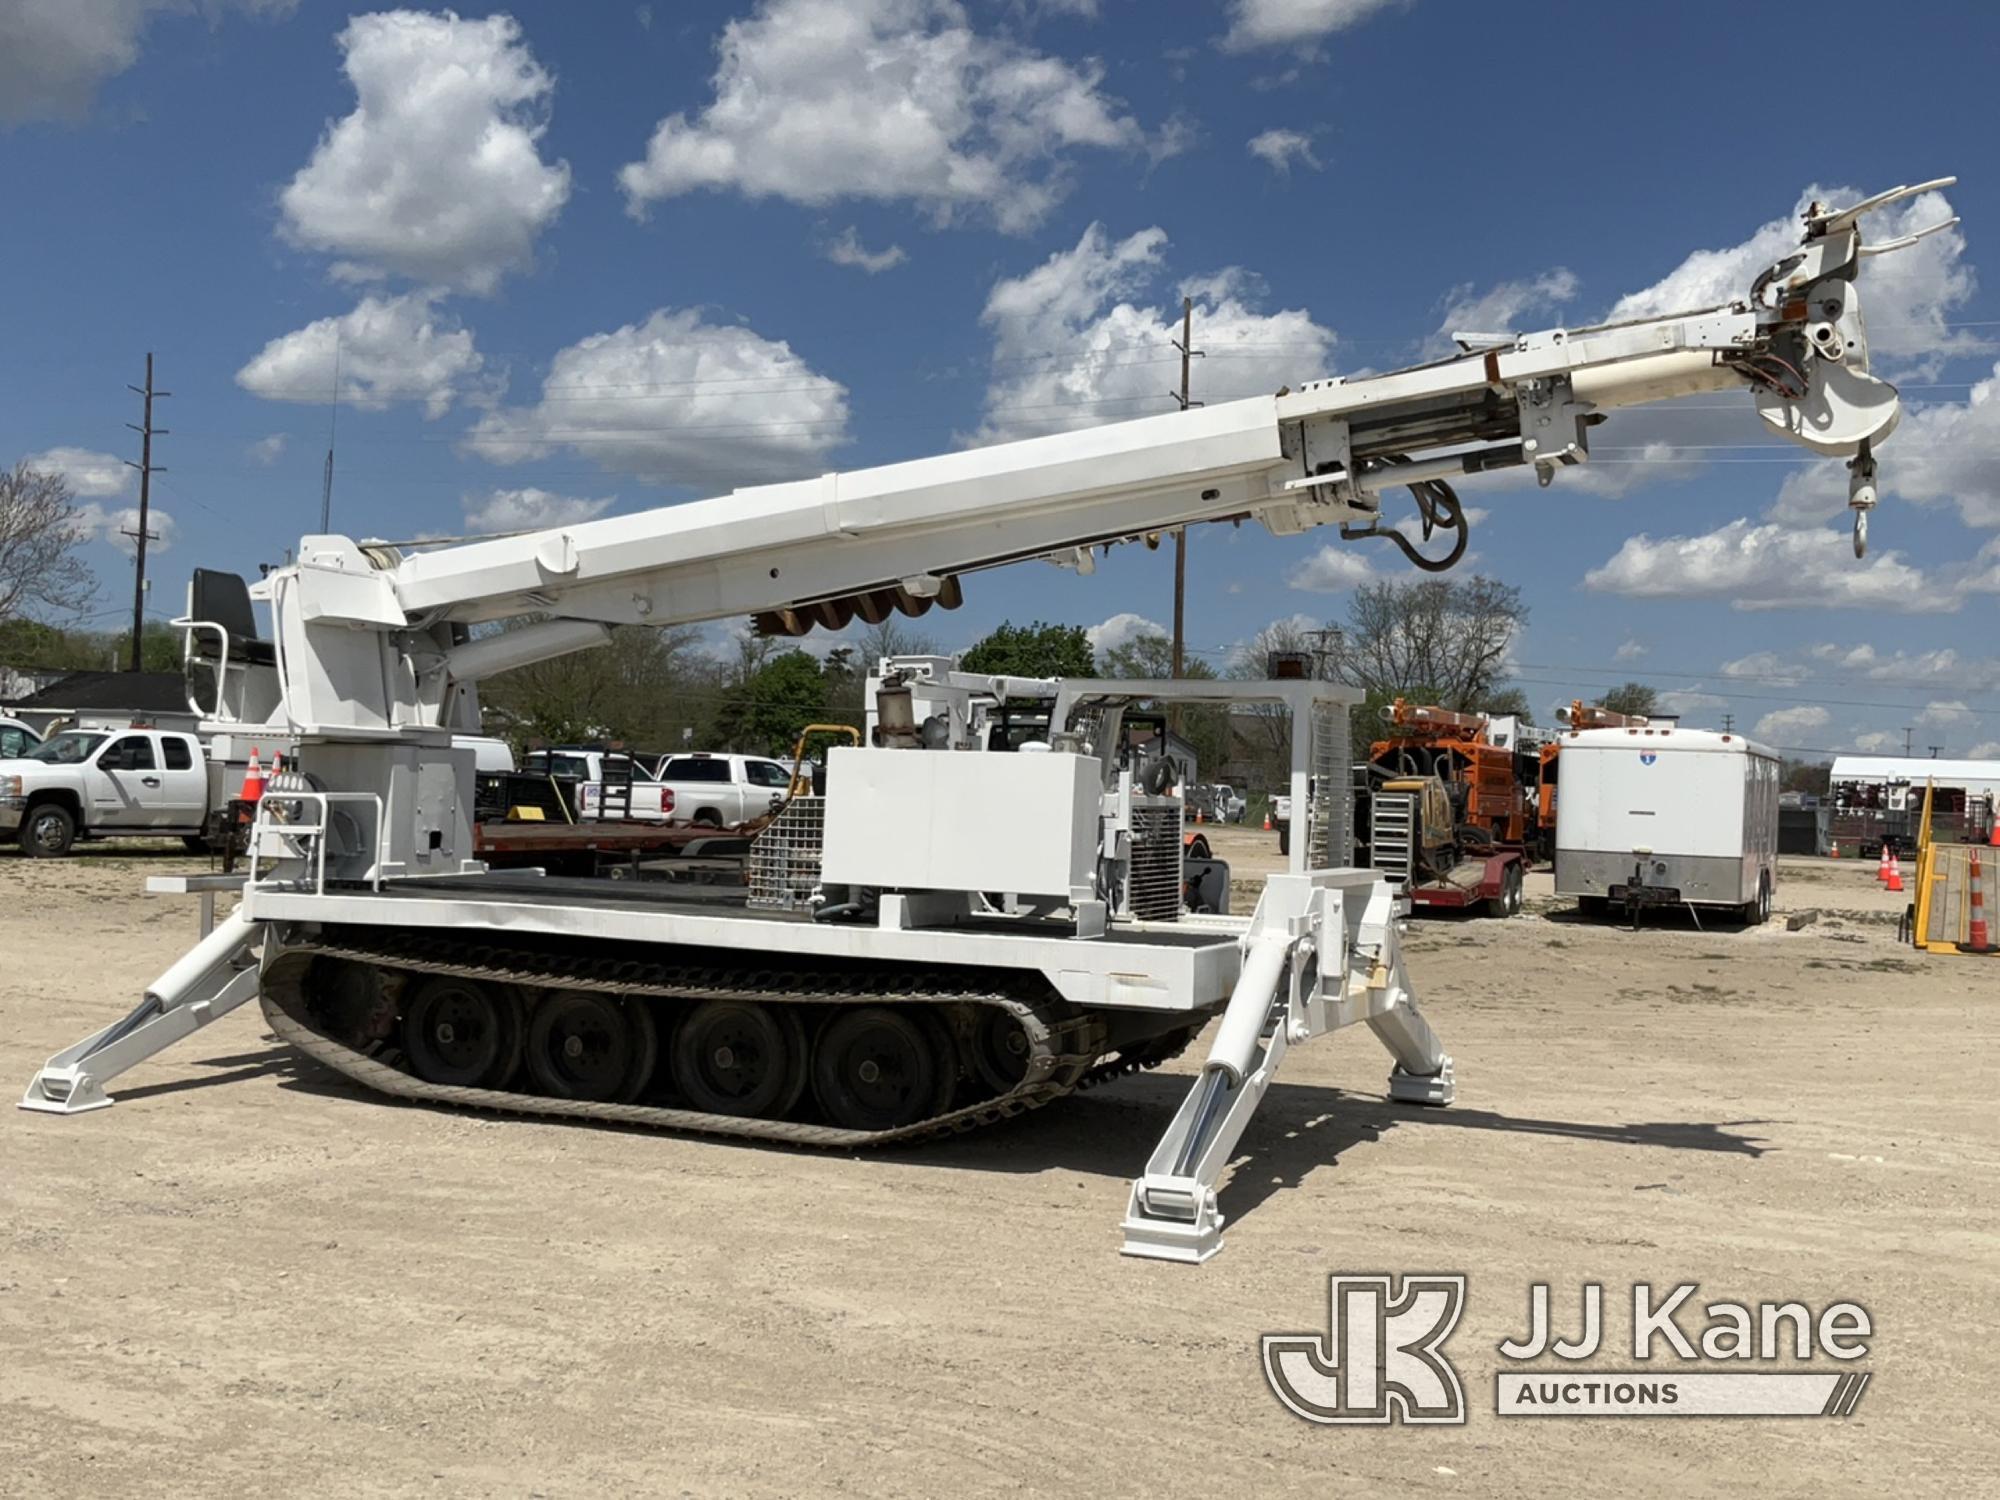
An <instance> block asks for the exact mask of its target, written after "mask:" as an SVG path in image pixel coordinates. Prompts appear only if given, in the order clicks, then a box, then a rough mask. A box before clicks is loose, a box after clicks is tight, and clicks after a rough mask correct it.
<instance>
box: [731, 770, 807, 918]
mask: <svg viewBox="0 0 2000 1500" xmlns="http://www.w3.org/2000/svg"><path fill="white" fill-rule="evenodd" d="M825 831H826V798H824V797H794V798H792V800H791V801H789V802H787V803H786V804H785V806H784V810H783V811H781V812H780V813H779V814H778V816H777V817H776V818H775V819H774V820H773V821H772V823H771V826H770V827H768V828H766V829H765V830H764V831H763V832H762V833H760V834H758V835H757V837H756V838H755V839H754V840H752V841H751V844H750V899H749V901H748V902H747V904H748V905H750V906H753V907H756V908H758V909H760V910H763V911H797V910H798V909H799V908H800V907H803V906H806V905H808V904H810V902H811V900H812V893H813V892H814V891H815V890H816V889H818V887H819V868H820V849H821V847H822V843H823V841H824V837H825Z"/></svg>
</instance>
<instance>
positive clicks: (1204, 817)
mask: <svg viewBox="0 0 2000 1500" xmlns="http://www.w3.org/2000/svg"><path fill="white" fill-rule="evenodd" d="M1194 820H1195V822H1196V823H1198V824H1199V823H1206V822H1207V821H1208V814H1207V813H1205V812H1203V811H1202V810H1201V809H1200V808H1198V807H1197V808H1196V809H1195V810H1194Z"/></svg>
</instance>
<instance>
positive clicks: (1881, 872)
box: [1875, 839, 1890, 885]
mask: <svg viewBox="0 0 2000 1500" xmlns="http://www.w3.org/2000/svg"><path fill="white" fill-rule="evenodd" d="M1889 857H1890V856H1889V841H1888V840H1887V839H1884V840H1883V841H1882V858H1881V860H1880V861H1878V862H1877V864H1876V866H1875V879H1876V880H1877V881H1878V882H1879V883H1880V884H1882V885H1887V884H1888V883H1889Z"/></svg>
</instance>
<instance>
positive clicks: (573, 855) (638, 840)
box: [472, 820, 756, 869]
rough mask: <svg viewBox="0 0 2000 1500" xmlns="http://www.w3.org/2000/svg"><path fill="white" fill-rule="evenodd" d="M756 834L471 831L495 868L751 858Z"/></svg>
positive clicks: (588, 826)
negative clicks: (670, 857) (657, 858)
mask: <svg viewBox="0 0 2000 1500" xmlns="http://www.w3.org/2000/svg"><path fill="white" fill-rule="evenodd" d="M755 832H756V830H755V829H750V830H746V831H742V832H738V833H731V834H725V835H722V836H720V837H718V836H717V834H716V832H715V830H713V829H711V828H693V827H684V828H669V827H667V826H666V825H665V824H661V823H598V822H587V823H532V822H515V821H498V820H496V821H489V822H483V823H475V824H474V825H473V829H472V838H473V849H474V852H475V857H476V858H478V859H480V860H482V861H484V862H485V863H486V864H488V865H491V866H494V867H495V868H503V869H504V868H513V869H518V868H522V867H526V866H542V867H560V868H569V867H572V866H575V865H578V864H595V863H597V862H601V861H603V860H606V859H620V860H629V859H636V858H639V857H641V856H646V855H661V854H690V853H697V854H702V855H712V854H718V853H724V852H727V853H732V854H736V855H739V856H741V855H747V854H748V853H749V849H750V840H751V838H752V837H753V836H754V834H755Z"/></svg>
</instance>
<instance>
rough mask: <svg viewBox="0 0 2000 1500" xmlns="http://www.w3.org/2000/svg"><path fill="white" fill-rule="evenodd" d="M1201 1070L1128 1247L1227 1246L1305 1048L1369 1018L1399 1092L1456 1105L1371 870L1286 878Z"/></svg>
mask: <svg viewBox="0 0 2000 1500" xmlns="http://www.w3.org/2000/svg"><path fill="white" fill-rule="evenodd" d="M1243 948H1244V952H1243V967H1242V970H1241V972H1240V974H1239V976H1238V978H1237V981H1236V988H1235V990H1234V991H1233V992H1232V993H1231V995H1230V997H1229V1004H1228V1005H1227V1006H1226V1007H1225V1008H1224V1010H1223V1013H1222V1023H1221V1025H1220V1027H1219V1028H1218V1029H1217V1031H1216V1036H1215V1044H1214V1045H1213V1046H1212V1047H1211V1048H1210V1049H1209V1053H1208V1061H1207V1062H1206V1063H1204V1064H1203V1066H1202V1070H1201V1076H1200V1077H1199V1078H1197V1079H1196V1080H1195V1085H1194V1088H1193V1089H1192V1090H1190V1091H1189V1093H1188V1097H1187V1099H1186V1101H1185V1102H1184V1103H1183V1104H1182V1105H1181V1107H1180V1110H1179V1112H1178V1113H1176V1114H1175V1116H1174V1119H1173V1123H1172V1124H1171V1125H1169V1126H1168V1127H1167V1132H1166V1134H1165V1135H1164V1136H1162V1137H1161V1138H1160V1144H1159V1145H1158V1146H1157V1147H1156V1148H1154V1151H1153V1154H1152V1157H1151V1158H1150V1159H1149V1160H1148V1161H1147V1163H1146V1170H1145V1173H1144V1174H1143V1175H1142V1176H1140V1177H1139V1178H1138V1179H1137V1180H1136V1181H1135V1182H1134V1183H1133V1184H1132V1198H1131V1205H1130V1207H1129V1208H1128V1209H1127V1211H1126V1214H1125V1222H1124V1225H1123V1228H1124V1231H1125V1244H1124V1252H1125V1254H1127V1255H1141V1256H1147V1257H1150V1258H1152V1259H1155V1260H1177V1261H1187V1262H1200V1261H1204V1260H1207V1259H1208V1258H1209V1257H1210V1256H1211V1255H1214V1254H1215V1253H1216V1252H1217V1251H1218V1250H1220V1249H1221V1248H1222V1225H1223V1215H1222V1212H1221V1210H1220V1209H1218V1208H1217V1206H1216V1182H1217V1180H1218V1179H1219V1178H1220V1177H1221V1175H1222V1169H1223V1168H1224V1167H1225V1166H1227V1165H1228V1164H1229V1161H1230V1158H1231V1156H1232V1155H1233V1153H1234V1152H1235V1150H1236V1143H1237V1141H1238V1140H1240V1139H1241V1138H1242V1135H1243V1132H1244V1130H1245V1129H1246V1128H1247V1127H1248V1126H1249V1124H1250V1117H1251V1116H1252V1115H1253V1114H1255V1113H1256V1111H1257V1106H1258V1104H1259V1103H1260V1102H1261V1101H1262V1099H1263V1097H1264V1091H1265V1090H1266V1089H1268V1088H1269V1087H1270V1085H1271V1079H1272V1077H1273V1076H1274V1075H1275V1074H1276V1073H1277V1071H1278V1064H1279V1062H1280V1061H1281V1060H1282V1059H1283V1058H1284V1055H1285V1049H1286V1048H1287V1047H1288V1046H1290V1045H1291V1044H1292V1043H1294V1042H1304V1041H1310V1040H1311V1039H1312V1038H1313V1037H1316V1036H1319V1035H1321V1034H1322V1033H1324V1032H1328V1031H1336V1030H1338V1029H1339V1028H1341V1027H1343V1026H1351V1025H1353V1024H1354V1023H1355V1022H1357V1021H1365V1022H1367V1023H1368V1027H1369V1029H1370V1030H1371V1031H1373V1032H1374V1033H1375V1035H1376V1036H1377V1037H1378V1038H1379V1039H1380V1040H1381V1042H1382V1044H1383V1045H1384V1046H1385V1047H1387V1048H1388V1049H1389V1052H1390V1055H1391V1056H1393V1057H1394V1058H1395V1060H1396V1066H1395V1069H1394V1071H1393V1072H1391V1073H1390V1075H1389V1097H1390V1098H1391V1099H1395V1100H1399V1101H1401V1102H1403V1103H1408V1104H1432V1105H1442V1104H1449V1103H1451V1101H1452V1094H1453V1086H1452V1069H1451V1058H1450V1057H1449V1056H1447V1055H1446V1053H1445V1051H1444V1048H1443V1046H1442V1045H1441V1044H1440V1043H1439V1042H1438V1039H1437V1034H1436V1033H1435V1032H1434V1031H1432V1030H1431V1028H1430V1023H1429V1022H1427V1021H1426V1020H1424V1018H1423V1016H1422V1015H1421V1014H1420V1013H1419V1012H1418V1010H1417V1006H1416V1000H1415V998H1414V997H1413V996H1412V995H1411V994H1410V989H1409V981H1408V977H1407V976H1406V975H1405V973H1404V971H1403V960H1402V953H1401V950H1400V948H1399V946H1398V941H1397V935H1396V922H1395V908H1394V895H1393V893H1392V892H1391V890H1390V888H1389V886H1388V885H1387V883H1386V882H1384V881H1383V880H1382V879H1381V877H1380V876H1378V875H1377V874H1376V873H1375V872H1373V871H1370V870H1321V871H1317V872H1315V873H1312V874H1307V875H1278V876H1273V877H1272V878H1271V880H1270V883H1269V884H1268V885H1267V886H1266V887H1265V889H1264V895H1263V898H1262V899H1261V900H1260V901H1259V902H1258V903H1257V910H1256V913H1255V914H1254V915H1253V916H1252V917H1251V919H1250V930H1249V931H1248V932H1247V933H1246V934H1245V935H1244V938H1243Z"/></svg>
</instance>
